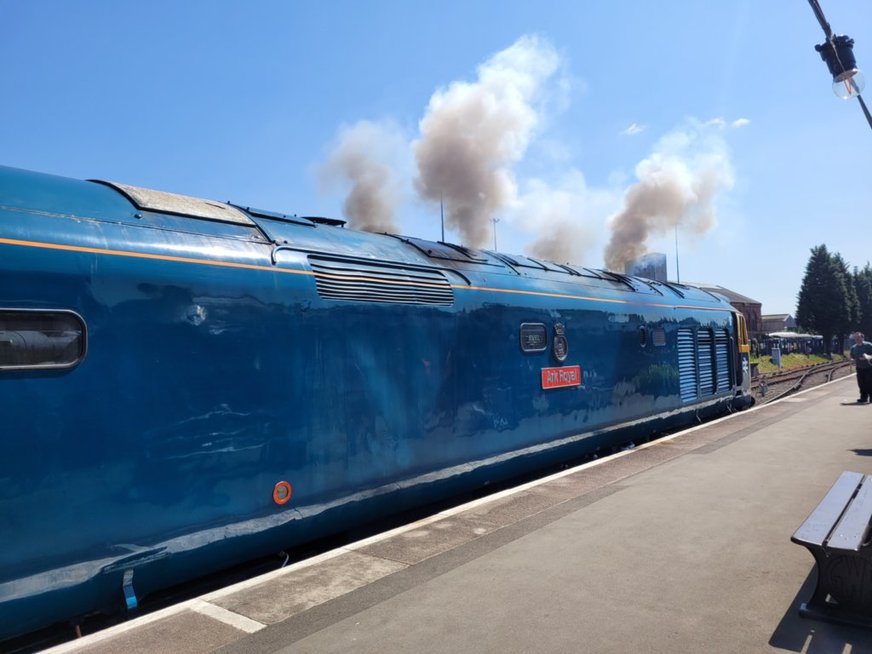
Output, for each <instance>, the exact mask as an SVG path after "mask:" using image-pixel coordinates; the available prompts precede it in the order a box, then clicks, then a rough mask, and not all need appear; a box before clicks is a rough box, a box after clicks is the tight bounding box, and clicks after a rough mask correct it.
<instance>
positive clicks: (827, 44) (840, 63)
mask: <svg viewBox="0 0 872 654" xmlns="http://www.w3.org/2000/svg"><path fill="white" fill-rule="evenodd" d="M808 3H809V4H810V5H811V9H812V11H813V12H814V15H815V18H817V20H818V23H820V26H821V29H822V30H823V31H824V35H825V36H826V37H827V40H826V41H824V42H823V43H821V44H820V45H816V46H815V47H814V49H815V50H817V52H818V53H819V54H820V56H821V59H823V60H824V62H825V63H826V64H827V68H828V69H829V71H830V74H831V75H832V76H833V92H834V93H835V94H836V95H837V96H839V97H840V98H842V99H844V100H850V99H851V98H854V97H856V98H857V100H858V101H859V102H860V108H861V109H862V110H863V115H865V116H866V121H867V122H868V123H869V127H872V115H870V114H869V109H868V108H867V107H866V102H865V101H864V100H863V96H862V95H860V93H862V91H863V87H864V85H865V79H864V78H863V73H862V71H861V70H860V69H859V68H857V62H856V60H855V59H854V52H853V49H854V39H851V38H849V37H847V36H845V35H844V34H842V35H840V36H836V35H835V34H833V30H832V28H831V27H830V24H829V23H828V22H827V19H826V18H825V17H824V12H823V10H822V9H821V6H820V4H818V0H808Z"/></svg>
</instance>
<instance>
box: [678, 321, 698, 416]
mask: <svg viewBox="0 0 872 654" xmlns="http://www.w3.org/2000/svg"><path fill="white" fill-rule="evenodd" d="M694 355H695V352H694V347H693V330H692V329H690V328H689V327H681V328H680V329H679V330H678V385H679V389H680V393H681V400H682V401H683V402H689V401H690V400H694V399H696V357H695V356H694Z"/></svg>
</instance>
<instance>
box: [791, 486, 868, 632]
mask: <svg viewBox="0 0 872 654" xmlns="http://www.w3.org/2000/svg"><path fill="white" fill-rule="evenodd" d="M870 519H872V476H867V475H863V474H861V473H859V472H843V473H842V474H841V475H840V476H839V478H838V480H837V481H836V483H835V484H833V487H832V488H830V490H829V491H828V492H827V494H826V495H825V496H824V499H823V500H821V503H820V504H818V505H817V508H816V509H815V510H814V511H812V512H811V515H810V516H808V518H807V519H806V521H805V522H803V523H802V526H801V527H800V528H799V529H797V530H796V533H795V534H793V536H792V537H791V539H790V540H792V541H793V542H794V543H797V544H799V545H804V546H805V547H807V548H808V550H809V552H811V554H812V556H813V557H814V560H815V563H816V564H817V565H816V566H815V567H816V568H817V587H816V588H815V591H814V594H813V595H812V597H811V599H810V600H809V601H808V602H807V603H805V604H802V605H801V606H800V609H799V614H800V615H801V616H802V617H804V618H814V619H818V620H826V621H828V622H841V623H847V624H853V625H860V626H865V627H872V547H870V545H869V538H870V533H869V531H870V528H869V527H870V526H869V522H870Z"/></svg>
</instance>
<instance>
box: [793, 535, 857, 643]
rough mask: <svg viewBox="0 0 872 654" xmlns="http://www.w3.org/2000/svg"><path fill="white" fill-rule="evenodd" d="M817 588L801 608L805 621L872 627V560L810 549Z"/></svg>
mask: <svg viewBox="0 0 872 654" xmlns="http://www.w3.org/2000/svg"><path fill="white" fill-rule="evenodd" d="M810 551H811V553H812V555H813V556H814V559H815V561H816V566H815V568H816V570H817V574H818V578H817V585H816V587H815V591H814V594H813V595H812V597H811V599H810V600H809V601H808V602H806V603H803V604H802V605H801V606H800V608H799V615H800V616H802V617H803V618H811V619H814V620H823V621H825V622H837V623H840V624H849V625H855V626H861V627H867V628H872V560H870V559H868V558H866V557H863V556H858V555H856V554H829V555H827V554H826V553H824V552H821V551H814V550H810Z"/></svg>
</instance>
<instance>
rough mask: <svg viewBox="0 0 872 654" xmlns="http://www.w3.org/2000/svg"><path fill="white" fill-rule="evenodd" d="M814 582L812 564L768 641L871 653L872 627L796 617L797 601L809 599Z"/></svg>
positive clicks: (816, 652)
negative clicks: (869, 628) (865, 627)
mask: <svg viewBox="0 0 872 654" xmlns="http://www.w3.org/2000/svg"><path fill="white" fill-rule="evenodd" d="M816 583H817V573H816V572H815V569H814V568H812V569H811V570H810V571H809V573H808V576H807V577H806V578H805V581H804V582H803V584H802V587H801V588H800V589H799V591H798V592H797V593H796V597H794V598H793V601H792V602H791V604H790V606H789V607H788V608H787V610H786V611H785V612H784V616H783V617H782V618H781V622H779V623H778V627H776V629H775V631H774V632H773V633H772V637H771V638H770V639H769V644H770V645H771V646H772V647H777V648H780V649H785V650H789V651H791V652H804V653H805V654H841V652H850V653H851V654H872V630H868V629H861V628H859V627H848V626H844V625H838V624H832V623H829V622H821V621H819V620H811V619H808V618H801V617H799V605H800V604H802V603H803V602H807V601H808V600H809V599H811V596H812V593H813V592H814V588H815V584H816Z"/></svg>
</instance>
